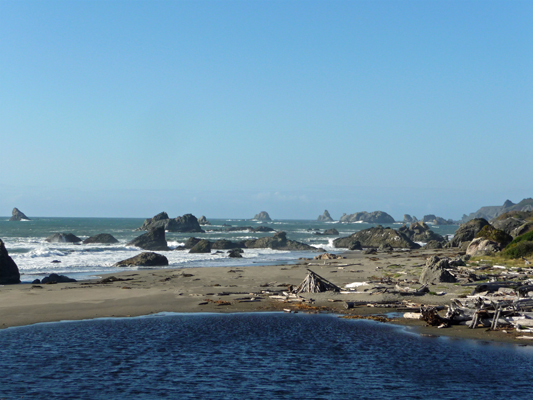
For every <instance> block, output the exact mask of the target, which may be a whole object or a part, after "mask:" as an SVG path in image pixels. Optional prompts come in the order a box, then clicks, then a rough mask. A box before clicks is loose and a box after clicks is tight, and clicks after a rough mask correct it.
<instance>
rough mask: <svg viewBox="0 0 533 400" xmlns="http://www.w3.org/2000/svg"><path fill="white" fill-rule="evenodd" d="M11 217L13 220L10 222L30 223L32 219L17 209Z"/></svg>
mask: <svg viewBox="0 0 533 400" xmlns="http://www.w3.org/2000/svg"><path fill="white" fill-rule="evenodd" d="M11 215H12V216H11V218H9V220H10V221H30V219H29V218H28V217H26V214H24V213H23V212H22V211H20V210H19V209H18V208H16V207H15V208H14V209H13V212H12V213H11Z"/></svg>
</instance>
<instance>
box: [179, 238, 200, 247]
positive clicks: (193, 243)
mask: <svg viewBox="0 0 533 400" xmlns="http://www.w3.org/2000/svg"><path fill="white" fill-rule="evenodd" d="M200 240H201V239H198V238H195V237H190V238H189V239H187V241H186V242H185V244H184V245H183V247H185V248H186V249H192V248H193V247H194V246H196V244H197V243H198V242H199V241H200Z"/></svg>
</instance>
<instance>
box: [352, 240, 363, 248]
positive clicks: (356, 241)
mask: <svg viewBox="0 0 533 400" xmlns="http://www.w3.org/2000/svg"><path fill="white" fill-rule="evenodd" d="M348 250H351V251H354V250H363V246H361V242H360V241H359V240H354V241H353V242H352V243H350V246H348Z"/></svg>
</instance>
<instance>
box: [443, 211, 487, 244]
mask: <svg viewBox="0 0 533 400" xmlns="http://www.w3.org/2000/svg"><path fill="white" fill-rule="evenodd" d="M488 224H489V223H488V221H487V220H486V219H484V218H475V219H472V220H470V221H468V222H467V223H465V224H461V225H460V226H459V228H458V229H457V231H455V235H454V236H453V238H452V240H451V241H450V246H452V247H460V246H461V243H463V242H470V241H472V240H473V239H474V238H475V237H476V235H477V234H478V233H479V231H480V230H481V229H482V228H483V227H484V226H485V225H488Z"/></svg>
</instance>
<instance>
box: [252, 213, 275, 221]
mask: <svg viewBox="0 0 533 400" xmlns="http://www.w3.org/2000/svg"><path fill="white" fill-rule="evenodd" d="M254 219H256V220H258V221H267V222H269V221H272V219H270V215H268V213H267V212H266V211H261V212H260V213H259V214H255V217H254Z"/></svg>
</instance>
